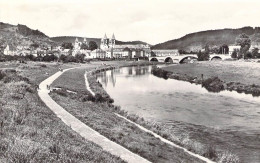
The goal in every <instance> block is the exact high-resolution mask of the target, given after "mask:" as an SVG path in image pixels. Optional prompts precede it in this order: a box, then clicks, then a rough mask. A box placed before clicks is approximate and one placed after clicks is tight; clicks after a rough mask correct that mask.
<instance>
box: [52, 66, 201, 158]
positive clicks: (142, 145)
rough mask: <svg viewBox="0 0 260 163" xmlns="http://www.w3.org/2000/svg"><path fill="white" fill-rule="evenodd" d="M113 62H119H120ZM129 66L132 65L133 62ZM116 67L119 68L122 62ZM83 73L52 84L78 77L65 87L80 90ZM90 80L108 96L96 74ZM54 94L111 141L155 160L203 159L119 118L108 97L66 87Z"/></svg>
mask: <svg viewBox="0 0 260 163" xmlns="http://www.w3.org/2000/svg"><path fill="white" fill-rule="evenodd" d="M121 63H122V62H121ZM110 64H111V65H116V64H117V63H110ZM126 65H130V63H127V64H126ZM117 66H118V67H120V66H123V65H117ZM76 73H77V75H76V76H78V77H80V79H77V78H74V80H73V79H71V78H67V77H68V76H72V75H75V74H76ZM84 73H85V71H84V70H83V69H77V70H75V71H73V70H72V71H67V72H65V73H64V74H63V75H61V76H60V78H59V79H57V80H56V81H55V82H54V83H53V87H56V86H58V85H61V84H60V82H62V83H69V81H70V83H74V82H73V81H75V80H77V82H75V83H77V85H73V84H69V86H68V87H67V85H66V84H65V85H64V86H63V89H71V90H77V87H78V81H83V79H84ZM89 83H90V86H91V87H92V88H93V89H94V90H95V92H96V93H99V94H100V95H101V96H102V97H103V96H107V94H106V92H105V91H104V90H103V89H102V88H101V87H100V85H99V84H98V83H97V82H96V80H95V77H94V76H92V78H91V79H90V82H89ZM84 84H85V82H84V83H81V84H79V85H80V86H79V87H81V86H85V85H84ZM98 85H99V86H98ZM73 86H74V88H73ZM97 88H99V89H97ZM51 96H52V98H53V99H54V100H55V101H56V102H57V103H58V104H60V105H61V106H62V107H64V108H65V109H66V110H67V111H68V112H70V113H71V114H72V115H74V116H76V117H77V118H78V119H80V120H81V121H82V122H84V123H86V124H87V125H89V126H91V127H92V128H93V129H95V130H97V131H98V132H100V133H101V134H102V135H104V136H106V137H108V138H109V139H110V140H112V141H115V142H117V143H118V144H120V145H122V146H124V147H126V148H127V149H129V150H131V151H132V152H134V153H137V154H139V155H140V156H142V157H144V158H147V159H148V160H150V161H152V162H202V161H200V160H198V159H196V158H194V157H192V156H190V155H188V154H187V153H185V152H184V151H183V150H180V149H177V148H174V147H172V146H170V145H168V144H165V143H163V142H161V141H160V140H159V139H157V138H155V137H153V136H152V135H150V134H148V133H146V132H144V131H142V130H140V129H139V128H137V127H136V126H135V125H133V124H131V123H129V122H127V121H125V120H124V119H122V118H119V117H118V116H116V115H115V114H114V113H116V112H119V110H120V109H119V108H118V107H115V106H113V105H111V104H109V103H106V102H105V101H106V100H105V101H103V100H101V99H102V98H96V97H95V99H96V100H91V99H90V98H89V97H88V96H90V95H89V93H88V92H87V91H86V92H82V91H77V94H73V93H68V92H66V91H64V90H61V91H53V92H52V93H51ZM88 99H89V100H88ZM97 99H99V100H97Z"/></svg>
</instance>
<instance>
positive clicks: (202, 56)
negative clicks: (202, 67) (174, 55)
mask: <svg viewBox="0 0 260 163" xmlns="http://www.w3.org/2000/svg"><path fill="white" fill-rule="evenodd" d="M197 56H198V61H208V60H209V53H206V52H199V53H198V54H197Z"/></svg>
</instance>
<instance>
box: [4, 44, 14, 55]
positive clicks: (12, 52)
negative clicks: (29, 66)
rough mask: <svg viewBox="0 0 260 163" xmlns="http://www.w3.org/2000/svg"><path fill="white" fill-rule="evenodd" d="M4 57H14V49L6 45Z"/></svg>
mask: <svg viewBox="0 0 260 163" xmlns="http://www.w3.org/2000/svg"><path fill="white" fill-rule="evenodd" d="M4 55H16V48H15V47H14V46H12V45H10V46H9V45H6V47H5V49H4Z"/></svg>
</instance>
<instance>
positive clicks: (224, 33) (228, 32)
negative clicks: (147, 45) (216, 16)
mask: <svg viewBox="0 0 260 163" xmlns="http://www.w3.org/2000/svg"><path fill="white" fill-rule="evenodd" d="M241 33H245V34H247V35H249V36H250V38H251V40H252V44H259V45H260V27H256V28H253V27H243V28H239V29H219V30H208V31H202V32H195V33H191V34H187V35H185V36H184V37H181V38H179V39H175V40H170V41H166V42H164V43H160V44H156V45H154V46H153V47H152V49H182V50H186V51H197V50H200V49H202V48H203V47H204V46H205V45H206V44H208V45H209V46H214V45H217V46H220V45H223V44H227V45H230V44H235V40H236V37H237V36H238V35H239V34H241Z"/></svg>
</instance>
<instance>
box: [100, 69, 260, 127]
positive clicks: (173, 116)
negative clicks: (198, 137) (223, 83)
mask: <svg viewBox="0 0 260 163" xmlns="http://www.w3.org/2000/svg"><path fill="white" fill-rule="evenodd" d="M151 68H152V67H151V66H146V67H126V68H121V69H115V70H110V71H106V72H102V73H99V74H97V80H99V81H100V82H101V84H103V86H104V88H105V89H106V91H107V92H108V93H109V94H110V96H111V97H112V98H114V100H115V104H117V105H120V106H121V107H122V108H123V109H124V110H127V111H128V112H130V113H133V114H139V115H140V116H142V117H145V118H146V119H151V120H157V121H161V122H167V123H168V122H171V121H172V120H175V121H183V122H186V123H192V124H196V125H204V126H207V127H212V128H218V129H231V130H233V129H234V130H238V129H239V130H245V131H249V130H250V131H259V130H260V122H259V119H260V114H259V112H260V109H259V108H260V98H254V97H252V96H251V95H245V94H238V93H236V92H229V91H223V92H220V93H209V92H208V91H207V90H206V89H204V88H201V86H200V85H195V84H190V83H188V82H183V81H178V80H172V79H171V80H164V79H161V78H157V77H155V76H153V75H152V74H151Z"/></svg>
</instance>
